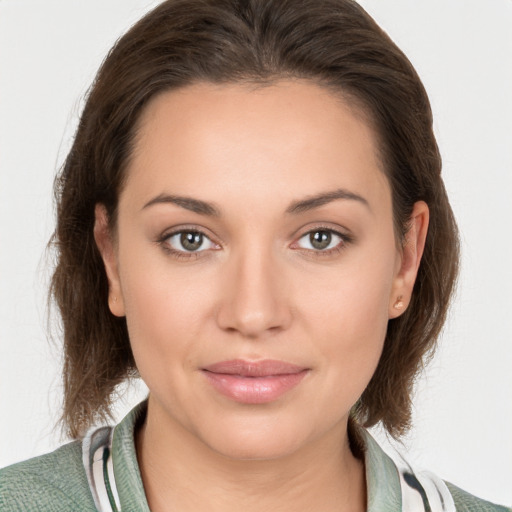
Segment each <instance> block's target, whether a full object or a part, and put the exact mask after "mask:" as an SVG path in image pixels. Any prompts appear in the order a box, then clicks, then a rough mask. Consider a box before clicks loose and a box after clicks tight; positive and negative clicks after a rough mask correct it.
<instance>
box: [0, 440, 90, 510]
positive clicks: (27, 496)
mask: <svg viewBox="0 0 512 512" xmlns="http://www.w3.org/2000/svg"><path fill="white" fill-rule="evenodd" d="M0 510H2V511H3V512H15V511H25V512H30V511H32V510H34V511H35V510H45V511H55V512H57V511H64V510H83V511H87V510H95V507H94V502H93V500H92V496H91V493H90V491H89V485H88V482H87V477H86V475H85V470H84V468H83V464H82V444H81V442H79V441H74V442H72V443H69V444H66V445H64V446H62V447H61V448H59V449H57V450H55V451H54V452H51V453H48V454H46V455H41V456H40V457H35V458H33V459H29V460H26V461H24V462H19V463H17V464H13V465H12V466H8V467H6V468H4V469H2V470H0Z"/></svg>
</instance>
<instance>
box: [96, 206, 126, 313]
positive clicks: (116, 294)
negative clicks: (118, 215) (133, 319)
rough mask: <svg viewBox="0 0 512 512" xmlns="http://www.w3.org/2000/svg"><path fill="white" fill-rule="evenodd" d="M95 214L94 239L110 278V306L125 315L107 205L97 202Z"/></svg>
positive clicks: (113, 311) (114, 311) (113, 310)
mask: <svg viewBox="0 0 512 512" xmlns="http://www.w3.org/2000/svg"><path fill="white" fill-rule="evenodd" d="M94 216H95V222H94V240H95V241H96V245H97V246H98V250H99V251H100V254H101V257H102V259H103V263H104V265H105V272H106V274H107V279H108V307H109V308H110V311H111V313H112V314H113V315H115V316H124V315H125V311H124V299H123V293H122V290H121V282H120V279H119V271H118V261H117V253H116V247H115V243H114V240H113V237H112V233H111V230H110V227H109V225H108V214H107V209H106V208H105V206H103V205H102V204H97V205H96V207H95V209H94Z"/></svg>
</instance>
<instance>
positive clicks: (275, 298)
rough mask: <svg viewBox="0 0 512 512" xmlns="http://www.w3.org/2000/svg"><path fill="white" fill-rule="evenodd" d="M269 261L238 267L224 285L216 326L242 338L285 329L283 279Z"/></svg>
mask: <svg viewBox="0 0 512 512" xmlns="http://www.w3.org/2000/svg"><path fill="white" fill-rule="evenodd" d="M278 276H279V272H278V270H277V269H276V268H275V266H273V265H272V263H271V261H270V259H266V260H260V261H259V263H258V264H256V263H255V262H253V263H252V264H249V263H248V262H245V264H240V265H238V268H234V269H231V272H229V277H228V278H227V279H226V280H225V281H224V285H225V286H224V293H223V300H222V303H221V305H220V308H219V311H218V317H217V321H218V325H219V327H221V328H222V329H224V330H226V331H231V332H233V331H236V332H238V333H240V334H241V335H242V336H244V337H246V338H258V337H261V336H264V335H265V334H270V333H275V332H278V331H281V330H283V329H286V328H287V327H288V325H289V323H290V320H291V312H290V308H289V307H288V304H287V300H286V297H285V287H284V286H283V283H282V281H283V277H282V275H281V277H278Z"/></svg>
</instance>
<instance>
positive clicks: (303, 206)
mask: <svg viewBox="0 0 512 512" xmlns="http://www.w3.org/2000/svg"><path fill="white" fill-rule="evenodd" d="M338 199H348V200H351V201H357V202H359V203H361V204H363V205H365V206H366V207H367V208H368V209H370V205H369V204H368V201H367V200H366V199H365V198H364V197H362V196H360V195H358V194H354V193H353V192H350V191H349V190H345V189H341V188H340V189H337V190H333V191H331V192H324V193H320V194H317V195H314V196H311V197H308V198H307V199H302V200H300V201H294V202H292V203H291V204H290V206H289V207H288V208H287V209H286V213H288V214H298V213H303V212H307V211H309V210H313V209H315V208H319V207H320V206H323V205H324V204H328V203H331V202H332V201H336V200H338ZM155 204H175V205H177V206H180V207H181V208H184V209H185V210H189V211H191V212H194V213H197V214H199V215H207V216H209V217H220V216H221V215H220V211H219V209H218V208H217V207H216V206H214V205H213V204H212V203H208V202H206V201H201V200H200V199H194V198H192V197H186V196H176V195H170V194H160V195H158V196H156V197H155V198H153V199H151V201H148V202H147V203H146V204H145V205H144V206H143V207H142V209H143V210H144V209H146V208H149V207H150V206H153V205H155Z"/></svg>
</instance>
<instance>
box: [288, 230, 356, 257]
mask: <svg viewBox="0 0 512 512" xmlns="http://www.w3.org/2000/svg"><path fill="white" fill-rule="evenodd" d="M317 231H327V232H329V233H332V234H333V235H336V236H338V237H339V238H340V239H341V241H340V243H339V244H337V245H336V246H335V247H331V248H330V249H323V250H322V249H306V248H304V247H300V246H298V242H299V240H301V239H302V238H304V237H305V236H308V235H311V233H315V232H317ZM353 242H354V237H353V235H351V234H349V233H347V232H346V231H345V230H343V229H340V228H334V227H332V226H328V225H325V224H319V225H317V226H313V227H309V228H308V229H307V230H305V231H302V233H301V234H300V235H299V236H297V237H295V238H294V241H293V242H292V244H291V245H290V247H291V248H292V249H294V250H298V251H304V252H306V253H313V254H315V255H319V256H326V255H329V254H331V253H333V252H339V251H341V250H342V249H344V248H345V247H346V246H347V245H349V244H351V243H353Z"/></svg>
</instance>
